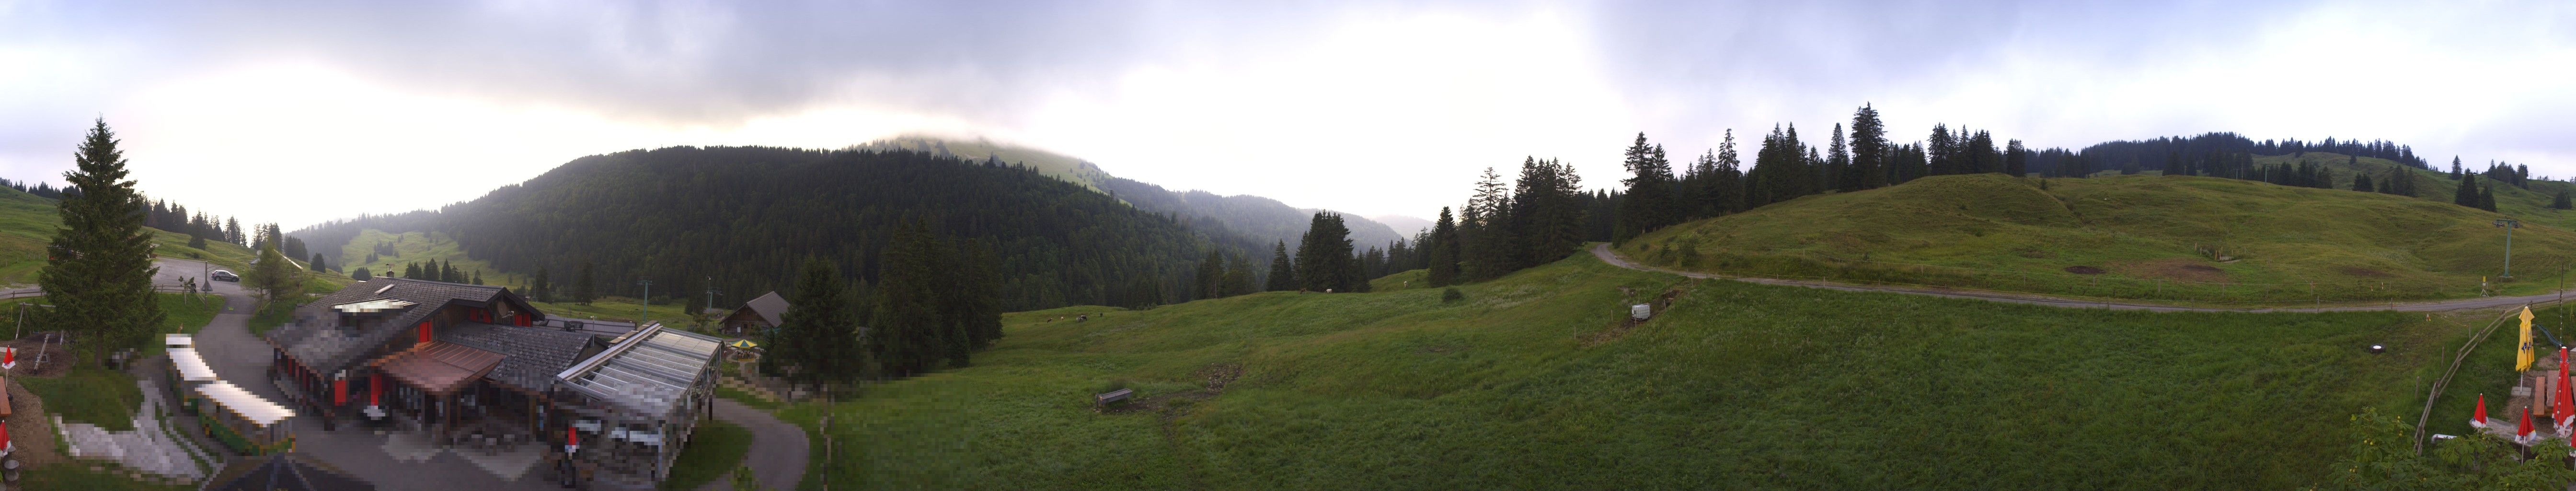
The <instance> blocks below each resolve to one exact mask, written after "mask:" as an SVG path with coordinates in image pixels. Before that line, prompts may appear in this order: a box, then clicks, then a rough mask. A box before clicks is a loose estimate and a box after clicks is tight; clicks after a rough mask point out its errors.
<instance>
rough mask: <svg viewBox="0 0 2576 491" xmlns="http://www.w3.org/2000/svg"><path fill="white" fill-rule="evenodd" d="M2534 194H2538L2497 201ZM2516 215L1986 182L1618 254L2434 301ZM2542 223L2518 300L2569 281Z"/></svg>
mask: <svg viewBox="0 0 2576 491" xmlns="http://www.w3.org/2000/svg"><path fill="white" fill-rule="evenodd" d="M2311 155H2316V154H2311ZM2321 158H2331V157H2321ZM2333 160H2343V159H2340V158H2334V159H2333ZM2451 182H2456V181H2451ZM2423 187H2424V188H2425V189H2434V188H2436V187H2437V186H2431V185H2425V186H2423ZM2507 188H2508V189H2509V188H2510V187H2507ZM2519 193H2529V191H2522V190H2518V189H2517V190H2514V191H2500V192H2499V193H2498V198H2497V199H2498V201H2500V202H2501V201H2506V200H2507V196H2514V195H2518V194H2519ZM2436 199H2439V198H2438V197H2436ZM2543 204H2544V205H2545V204H2546V203H2545V202H2544V203H2543ZM2507 209H2514V208H2507ZM2500 218H2507V216H2506V215H2502V214H2497V213H2490V212H2485V211H2480V210H2476V209H2472V208H2467V207H2462V206H2457V205H2452V204H2449V203H2448V202H2447V200H2443V201H2435V200H2434V199H2424V198H2407V197H2403V196H2395V195H2387V194H2378V193H2365V192H2354V191H2344V190H2335V189H2315V188H2299V187H2287V186H2278V185H2272V184H2266V183H2261V182H2254V181H2243V180H2235V179H2222V178H2211V177H2185V176H2156V175H2132V176H2105V177H2094V178H2083V179H2067V178H2057V179H2029V178H2015V177H2008V176H2004V175H2000V174H1970V175H1947V176H1934V177H1928V178H1923V179H1918V180H1915V181H1912V182H1908V183H1905V184H1902V185H1897V186H1891V187H1887V188H1881V189H1875V190H1868V191H1860V192H1851V193H1830V194H1823V195H1815V196H1808V197H1803V198H1799V199H1796V200H1792V201H1788V202H1783V203H1777V204H1773V205H1770V206H1765V207H1762V208H1757V209H1754V210H1751V211H1747V212H1744V213H1738V214H1734V215H1728V216H1723V217H1718V218H1712V219H1706V220H1700V221H1696V222H1690V223H1685V224H1681V225H1676V226H1673V227H1669V228H1666V229H1663V230H1659V231H1656V232H1653V233H1649V234H1646V235H1643V236H1640V237H1638V238H1637V239H1635V240H1633V241H1630V242H1629V243H1626V244H1622V245H1621V246H1620V247H1619V249H1618V250H1619V251H1620V252H1621V253H1622V254H1624V255H1626V256H1628V257H1630V258H1632V259H1636V260H1639V261H1641V262H1646V263H1649V264H1655V265H1658V266H1662V267H1667V268H1675V269H1685V270H1694V271H1704V272H1719V273H1731V274H1752V275H1763V276H1780V277H1822V278H1827V279H1835V280H1844V281H1863V282H1868V281H1881V282H1891V283H1908V284H1927V285H1937V286H1963V287H1974V288H1986V289H1998V290H2008V291H2025V292H2037V293H2049V294H2060V295H2071V296H2094V297H2116V298H2146V299H2159V300H2173V301H2193V302H2255V303H2266V302H2268V303H2289V302H2302V301H2304V302H2317V301H2358V300H2403V299H2432V298H2453V297H2464V296H2471V295H2477V294H2479V282H2480V280H2481V278H2482V277H2485V276H2490V275H2496V274H2499V273H2500V272H2502V269H2503V252H2504V241H2505V236H2504V233H2503V231H2501V230H2498V229H2496V228H2495V227H2494V226H2493V225H2492V224H2491V222H2492V221H2494V220H2495V219H2500ZM2541 223H2547V222H2543V221H2537V220H2536V221H2534V223H2530V224H2527V225H2526V226H2525V228H2522V229H2520V230H2518V231H2516V232H2515V234H2514V236H2513V241H2514V246H2515V247H2514V248H2513V254H2514V258H2513V267H2514V270H2515V271H2517V272H2520V273H2522V276H2523V277H2524V278H2525V279H2526V280H2527V281H2524V282H2521V283H2509V284H2504V288H2503V290H2504V291H2507V292H2524V291H2530V292H2537V291H2539V290H2542V289H2545V288H2548V287H2554V286H2555V283H2554V282H2553V281H2554V280H2555V278H2556V276H2557V274H2558V273H2559V272H2560V270H2561V268H2563V267H2565V266H2567V265H2569V264H2570V259H2571V256H2570V255H2569V252H2568V251H2571V250H2576V249H2571V248H2570V246H2576V234H2571V233H2569V232H2568V231H2566V230H2564V229H2560V228H2557V227H2554V226H2549V225H2545V224H2541ZM2542 278H2546V279H2547V280H2541V281H2528V280H2540V279H2542ZM2543 283H2546V284H2543ZM2311 285H2313V286H2311Z"/></svg>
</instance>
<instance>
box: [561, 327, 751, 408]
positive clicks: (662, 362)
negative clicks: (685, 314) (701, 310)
mask: <svg viewBox="0 0 2576 491" xmlns="http://www.w3.org/2000/svg"><path fill="white" fill-rule="evenodd" d="M723 341H724V340H722V339H717V338H714V337H711V336H707V335H704V334H698V333H693V332H687V331H682V330H678V329H668V328H664V327H663V326H662V325H661V324H658V323H657V324H646V325H645V326H644V328H643V329H639V330H636V331H635V333H634V334H629V335H627V336H626V338H625V339H622V340H619V341H618V343H617V344H616V345H615V346H610V347H609V348H608V349H607V350H606V351H602V352H600V353H599V354H598V355H593V356H591V357H590V359H588V360H582V362H581V363H580V364H577V365H574V366H573V367H572V368H570V369H566V370H564V371H563V373H561V374H558V375H556V376H555V378H556V380H557V381H558V382H560V383H562V384H563V385H561V387H566V388H570V389H572V390H574V391H578V392H581V393H582V394H583V395H587V396H590V397H591V398H593V399H598V400H601V401H606V402H608V403H610V404H612V405H614V406H616V407H617V408H618V409H620V410H623V411H627V412H630V413H633V414H637V415H642V416H646V417H659V418H670V417H675V416H682V415H681V414H680V410H681V409H683V407H682V406H683V404H684V403H685V402H686V401H684V400H683V399H685V398H686V397H687V394H688V391H689V389H690V388H691V387H695V386H696V385H697V384H698V383H699V382H701V381H702V380H701V377H705V376H707V372H708V370H707V367H708V366H710V365H712V364H714V363H715V358H716V353H717V352H718V351H720V350H721V349H722V348H723V346H722V345H721V344H719V343H721V342H723Z"/></svg>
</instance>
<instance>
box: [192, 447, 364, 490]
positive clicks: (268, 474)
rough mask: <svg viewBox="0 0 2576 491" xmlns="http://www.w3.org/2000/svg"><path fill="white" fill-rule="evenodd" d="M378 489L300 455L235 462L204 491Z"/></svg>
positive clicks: (272, 456)
mask: <svg viewBox="0 0 2576 491" xmlns="http://www.w3.org/2000/svg"><path fill="white" fill-rule="evenodd" d="M373 489H376V485H374V484H369V483H367V481H366V480H364V479H359V478H357V477H353V476H351V475H349V473H348V472H347V471H342V470H340V468H338V467H332V466H331V464H329V463H324V462H322V461H320V460H315V459H312V458H310V457H307V456H305V455H304V454H303V453H300V452H282V453H277V454H272V455H268V456H263V457H252V458H243V459H233V462H232V463H231V464H227V465H225V466H224V468H223V470H220V471H217V472H216V473H215V475H214V477H210V478H207V479H206V487H205V491H368V490H373Z"/></svg>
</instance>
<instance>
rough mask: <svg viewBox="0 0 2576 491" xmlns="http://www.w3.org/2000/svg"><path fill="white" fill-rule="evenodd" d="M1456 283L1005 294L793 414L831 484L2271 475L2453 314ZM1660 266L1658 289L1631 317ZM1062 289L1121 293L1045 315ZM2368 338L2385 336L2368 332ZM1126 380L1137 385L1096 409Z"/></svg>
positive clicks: (1930, 484) (1738, 481)
mask: <svg viewBox="0 0 2576 491" xmlns="http://www.w3.org/2000/svg"><path fill="white" fill-rule="evenodd" d="M1460 289H1461V290H1463V291H1464V292H1465V295H1466V300H1464V301H1461V302H1457V303H1452V304H1442V303H1441V302H1440V301H1439V297H1440V290H1438V289H1414V290H1404V291H1396V292H1385V293H1366V294H1335V295H1326V294H1299V293H1292V292H1270V293H1261V294H1254V295H1247V296H1241V297H1233V298H1226V299H1217V300H1205V301H1198V302H1191V303H1186V304H1181V305H1174V306H1167V307H1163V308H1157V309H1153V310H1149V311H1120V310H1116V309H1110V308H1104V307H1076V308H1065V309H1055V310H1048V311H1038V312H1024V313H1017V314H1010V315H1006V316H1005V317H1004V322H1005V323H1006V325H1007V327H1006V329H1007V334H1008V337H1006V338H1004V339H1003V340H1002V341H1001V342H1000V343H999V344H998V345H997V346H995V347H994V348H993V349H992V350H991V351H988V352H985V353H981V354H979V355H977V357H976V360H975V361H976V365H975V366H973V367H970V368H963V369H957V370H952V371H947V372H942V373H937V374H932V375H928V376H924V377H919V378H915V379H910V380H902V381H896V382H891V383H886V384H882V385H879V386H874V387H871V388H870V389H869V390H868V392H867V394H866V395H865V396H864V397H863V398H861V399H858V400H855V401H852V402H845V403H841V404H839V405H835V406H828V407H827V406H822V405H816V404H804V405H797V406H790V407H788V408H786V409H784V410H782V412H781V414H782V416H783V417H784V418H787V419H788V420H790V421H794V422H798V423H800V424H803V425H804V426H806V427H807V428H809V429H813V428H815V427H816V423H817V421H818V419H819V417H820V416H821V415H822V414H823V413H824V412H826V411H828V412H831V413H833V414H834V415H835V417H834V419H833V424H832V425H831V426H830V427H829V428H823V429H821V431H824V432H828V433H830V434H831V435H832V436H833V437H834V438H835V439H836V440H837V441H839V442H841V443H839V444H838V446H837V447H836V448H835V449H834V450H833V451H834V452H835V453H837V455H839V457H838V458H837V459H835V460H833V461H829V462H824V461H817V462H816V463H815V464H814V465H815V466H816V467H817V469H815V472H809V473H808V474H807V475H808V476H816V477H814V478H812V479H824V478H823V477H821V476H822V475H823V472H825V471H828V475H829V476H830V477H829V478H828V479H829V480H830V481H831V484H832V487H833V488H835V489H841V488H849V489H870V488H934V489H1069V488H1072V489H1106V488H1119V489H1185V488H1186V489H1201V488H1204V489H1424V488H1440V489H1495V488H1506V489H1533V488H1535V489H1630V488H1705V487H1711V486H1720V487H1748V488H1756V487H1765V488H1815V489H1931V488H1949V489H2103V488H2129V489H2258V488H2261V489H2280V488H2288V487H2293V486H2300V485H2305V484H2308V483H2313V482H2317V481H2318V480H2319V479H2321V478H2322V476H2323V475H2324V474H2325V473H2326V472H2327V471H2328V470H2329V469H2328V465H2329V464H2330V463H2331V462H2332V460H2333V456H2339V455H2342V453H2343V449H2344V446H2345V445H2348V444H2349V443H2350V442H2349V440H2347V439H2346V437H2345V435H2346V434H2347V433H2346V432H2345V431H2343V430H2344V428H2345V425H2346V424H2347V417H2348V416H2349V415H2351V414H2353V413H2355V412H2358V411H2360V410H2361V409H2362V408H2364V407H2380V408H2382V411H2395V410H2399V409H2402V408H2405V407H2407V406H2408V405H2411V404H2417V403H2420V402H2419V401H2418V400H2417V399H2416V397H2417V396H2414V395H2411V394H2409V392H2410V391H2409V389H2408V387H2409V384H2408V381H2409V380H2412V379H2413V378H2414V377H2417V376H2421V374H2422V372H2425V371H2426V370H2424V369H2421V368H2418V367H2421V366H2425V365H2431V364H2434V360H2437V359H2438V360H2444V361H2447V360H2448V358H2447V355H2449V351H2448V350H2449V349H2452V348H2451V347H2450V346H2442V345H2444V344H2447V343H2455V342H2457V341H2456V338H2460V337H2463V336H2464V333H2463V332H2461V331H2459V330H2457V329H2454V328H2453V327H2452V326H2449V325H2447V324H2437V323H2428V322H2425V321H2423V320H2421V319H2422V318H2421V317H2420V316H2413V315H2408V314H2394V313H2339V314H2242V313H2218V314H2199V313H2193V314H2149V313H2134V312H2108V311H2097V310H2076V309H2053V308H2042V307H2032V306H2019V305H2006V304H1997V303H1988V302H1980V301H1968V300H1944V299H1934V298H1927V297H1917V296H1901V295H1893V294H1876V293H1846V292H1833V291H1819V290H1809V289H1799V288H1787V287H1771V286H1759V285H1751V284H1744V283H1737V282H1724V281H1687V280H1684V279H1682V278H1679V277H1675V276H1671V275H1662V274H1652V273H1643V272H1636V271H1629V270H1623V269H1617V268H1613V267H1610V266H1607V265H1604V264H1601V263H1599V262H1597V261H1596V260H1594V259H1592V258H1590V257H1588V256H1577V257H1574V258H1570V259H1567V260H1565V261H1562V262H1558V263H1555V264H1552V265H1547V266H1542V267H1539V268H1534V269H1531V270H1527V271H1523V272H1521V273H1517V274H1514V275H1512V276H1509V277H1506V278H1503V279H1500V280H1496V281H1492V282H1488V283H1483V284H1476V285H1469V286H1465V287H1461V288H1460ZM1666 292H1671V295H1673V297H1672V298H1673V302H1672V304H1671V305H1672V307H1671V308H1669V309H1668V310H1665V311H1664V312H1663V313H1662V314H1661V316H1660V317H1658V318H1657V319H1656V320H1653V321H1650V322H1647V323H1645V324H1643V325H1637V326H1634V327H1630V326H1628V325H1626V324H1624V323H1623V321H1622V320H1621V319H1622V316H1623V314H1624V313H1625V312H1626V309H1625V308H1623V307H1622V305H1625V304H1629V303H1632V302H1636V301H1639V300H1637V299H1639V298H1660V297H1662V296H1663V295H1665V294H1666ZM1756 306H1758V308H1757V307H1756ZM1074 313H1093V314H1100V313H1106V315H1105V316H1095V317H1094V318H1093V319H1091V320H1090V321H1089V322H1082V323H1074V322H1071V321H1063V320H1056V321H1050V320H1049V319H1053V318H1057V317H1060V316H1066V315H1070V314H1074ZM1891 314H1895V315H1891ZM2380 342H2384V343H2387V344H2389V345H2391V346H2395V347H2396V349H2394V350H2392V351H2391V352H2389V353H2387V354H2382V355H2369V354H2365V353H2364V352H2363V351H2362V349H2361V346H2363V345H2365V344H2368V343H2380ZM1119 386H1124V387H1129V388H1134V389H1136V390H1137V391H1138V392H1139V396H1140V398H1141V400H1140V402H1138V403H1136V404H1134V405H1131V406H1128V407H1127V408H1125V409H1121V410H1117V411H1113V412H1112V413H1110V414H1098V413H1094V412H1093V411H1092V409H1091V401H1090V396H1091V394H1092V393H1094V392H1099V391H1103V390H1107V389H1109V388H1112V387H1119ZM1718 483H1723V484H1718ZM814 484H815V483H813V482H808V483H807V486H806V488H808V489H812V488H814V487H815V486H814Z"/></svg>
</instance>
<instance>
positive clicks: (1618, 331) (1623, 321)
mask: <svg viewBox="0 0 2576 491" xmlns="http://www.w3.org/2000/svg"><path fill="white" fill-rule="evenodd" d="M1619 291H1620V292H1621V293H1626V294H1627V295H1628V298H1629V301H1628V303H1624V304H1622V305H1636V303H1635V302H1636V298H1637V292H1636V290H1632V289H1629V288H1628V287H1624V286H1623V287H1619ZM1681 296H1682V289H1680V288H1674V289H1670V290H1664V293H1663V294H1660V295H1656V296H1655V298H1654V299H1653V300H1648V301H1646V302H1645V303H1646V306H1647V309H1648V310H1649V311H1650V312H1651V313H1650V314H1649V315H1647V316H1646V320H1644V321H1640V320H1637V318H1636V317H1634V316H1630V315H1628V310H1627V309H1624V308H1623V309H1619V320H1618V321H1615V322H1611V323H1610V327H1609V328H1606V329H1602V330H1600V331H1598V332H1594V333H1592V334H1586V335H1584V336H1583V346H1584V347H1587V348H1589V347H1592V346H1597V345H1600V344H1601V343H1607V342H1611V341H1616V340H1618V339H1619V338H1624V337H1628V331H1633V330H1636V328H1637V326H1638V325H1641V324H1645V323H1647V322H1653V321H1654V320H1655V318H1659V317H1663V316H1664V311H1665V310H1667V309H1671V308H1673V299H1675V298H1680V297H1681Z"/></svg>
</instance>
